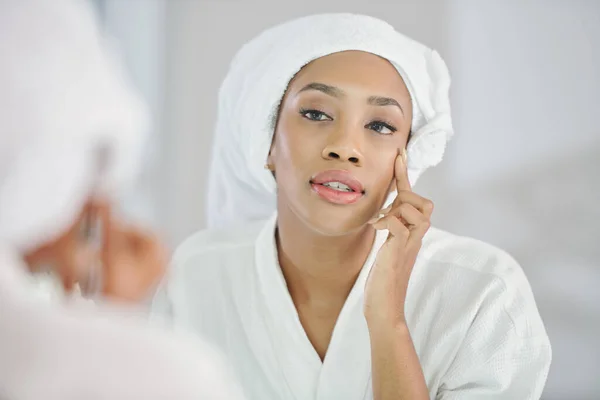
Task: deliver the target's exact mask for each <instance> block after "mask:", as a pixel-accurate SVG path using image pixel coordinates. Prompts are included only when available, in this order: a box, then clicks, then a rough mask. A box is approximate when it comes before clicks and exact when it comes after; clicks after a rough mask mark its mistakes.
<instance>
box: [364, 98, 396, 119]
mask: <svg viewBox="0 0 600 400" xmlns="http://www.w3.org/2000/svg"><path fill="white" fill-rule="evenodd" d="M367 103H369V104H371V105H374V106H396V107H398V108H399V109H400V111H402V115H404V109H403V108H402V106H401V105H400V103H398V102H397V101H396V100H395V99H392V98H391V97H381V96H371V97H369V99H368V100H367Z"/></svg>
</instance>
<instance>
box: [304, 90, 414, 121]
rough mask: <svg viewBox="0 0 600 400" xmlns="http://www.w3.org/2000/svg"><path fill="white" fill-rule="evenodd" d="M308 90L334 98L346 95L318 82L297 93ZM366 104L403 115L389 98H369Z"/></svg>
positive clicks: (398, 105) (397, 105)
mask: <svg viewBox="0 0 600 400" xmlns="http://www.w3.org/2000/svg"><path fill="white" fill-rule="evenodd" d="M308 90H316V91H319V92H322V93H325V94H326V95H329V96H332V97H336V98H340V97H344V96H345V95H346V93H345V92H344V91H343V90H342V89H340V88H337V87H335V86H331V85H326V84H324V83H318V82H312V83H309V84H308V85H306V86H304V87H303V88H302V89H300V91H299V92H298V93H302V92H306V91H308ZM367 104H370V105H373V106H396V107H398V108H399V109H400V111H401V112H402V114H403V115H404V109H403V108H402V106H401V105H400V103H398V102H397V101H396V100H395V99H392V98H391V97H381V96H371V97H369V99H368V100H367Z"/></svg>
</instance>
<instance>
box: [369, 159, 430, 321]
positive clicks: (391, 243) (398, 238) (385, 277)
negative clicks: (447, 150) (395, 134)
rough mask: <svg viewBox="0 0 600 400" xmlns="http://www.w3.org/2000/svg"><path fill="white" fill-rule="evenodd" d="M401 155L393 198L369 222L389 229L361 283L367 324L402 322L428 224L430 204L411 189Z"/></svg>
mask: <svg viewBox="0 0 600 400" xmlns="http://www.w3.org/2000/svg"><path fill="white" fill-rule="evenodd" d="M405 157H406V153H405V152H404V151H403V152H402V153H401V154H399V155H398V157H396V161H395V165H394V175H395V180H396V188H397V191H398V194H397V197H396V199H395V200H394V202H393V203H392V205H391V206H390V208H389V211H387V212H386V213H385V214H384V216H383V217H381V218H379V219H375V220H371V221H369V223H372V224H373V226H374V227H375V229H377V230H382V229H387V230H388V231H389V235H388V237H387V240H386V241H385V243H384V244H383V245H382V247H381V249H380V250H379V253H378V254H377V258H376V259H375V263H374V265H373V268H372V269H371V271H370V273H369V276H368V278H367V283H366V286H365V303H364V313H365V317H366V318H367V322H368V323H369V324H370V323H379V322H380V321H385V322H386V323H389V322H391V323H405V322H406V321H405V317H404V315H405V314H404V304H405V300H406V292H407V289H408V281H409V279H410V275H411V272H412V269H413V266H414V263H415V260H416V259H417V255H418V253H419V250H420V249H421V243H422V239H423V236H424V235H425V233H426V232H427V230H428V229H429V226H430V217H431V213H432V212H433V203H432V202H431V201H430V200H428V199H425V198H423V197H421V196H419V195H417V194H416V193H414V192H413V191H412V189H411V187H410V182H409V180H408V171H407V168H406V159H405ZM384 211H385V210H384Z"/></svg>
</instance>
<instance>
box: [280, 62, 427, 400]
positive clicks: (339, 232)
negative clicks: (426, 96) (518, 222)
mask: <svg viewBox="0 0 600 400" xmlns="http://www.w3.org/2000/svg"><path fill="white" fill-rule="evenodd" d="M315 84H316V85H315ZM324 85H325V86H324ZM374 98H376V101H374V100H373V99H374ZM411 121H412V107H411V99H410V95H409V92H408V90H407V88H406V85H405V84H404V81H403V80H402V78H401V77H400V76H399V74H398V72H397V71H396V69H395V68H394V67H393V66H392V65H391V64H390V63H389V62H388V61H387V60H385V59H383V58H380V57H378V56H375V55H372V54H369V53H364V52H359V51H347V52H341V53H336V54H332V55H328V56H325V57H322V58H320V59H317V60H315V61H313V62H312V63H310V64H308V65H307V66H306V67H304V68H303V69H302V70H301V71H300V72H299V73H298V74H297V75H296V76H295V77H294V79H293V80H292V82H291V83H290V85H289V87H288V90H287V92H286V94H285V96H284V98H283V101H282V104H281V108H280V114H279V118H278V121H277V126H276V130H275V136H274V140H273V144H272V147H271V151H270V154H269V159H268V162H269V164H270V165H271V167H272V169H273V171H274V174H275V176H276V180H277V187H278V200H277V202H278V203H277V206H278V227H277V237H276V239H277V246H278V254H279V262H280V265H281V269H282V272H283V275H284V277H285V279H286V282H287V285H288V288H289V291H290V294H291V297H292V300H293V301H294V304H295V306H296V308H297V310H298V314H299V317H300V321H301V323H302V325H303V327H304V329H305V331H306V333H307V336H308V337H309V340H310V341H311V343H312V344H313V347H314V348H315V350H316V351H317V353H318V354H319V356H320V357H321V359H324V357H325V354H326V352H327V348H328V346H329V342H330V340H331V334H332V331H333V328H334V326H335V322H336V320H337V317H338V315H339V313H340V311H341V308H342V306H343V304H344V302H345V300H346V298H347V296H348V294H349V292H350V290H351V288H352V286H353V285H354V283H355V281H356V278H357V276H358V273H359V272H360V270H361V269H362V266H363V264H364V263H365V261H366V258H367V256H368V254H369V252H370V250H371V248H372V245H373V241H374V238H375V232H376V230H377V229H386V230H389V237H388V239H387V241H386V242H385V244H384V245H383V247H382V248H381V250H380V251H379V253H378V255H377V258H376V262H375V264H374V266H373V269H372V270H371V273H370V276H369V278H368V280H367V284H366V288H365V304H364V312H365V317H366V320H367V325H368V327H369V332H370V335H371V352H372V360H373V365H372V374H373V390H374V397H375V399H376V400H384V399H405V398H406V399H408V398H410V399H420V398H424V399H425V398H428V393H427V387H426V385H425V381H424V378H423V374H422V371H421V366H420V364H419V360H418V357H417V355H416V352H415V350H414V346H413V344H412V340H411V338H410V334H409V332H408V328H407V326H406V321H405V318H404V301H405V297H406V287H407V286H408V280H409V278H410V272H411V271H412V266H413V265H414V261H415V259H416V255H417V253H418V250H419V249H420V245H421V239H422V237H423V235H424V234H425V232H426V231H427V229H428V228H429V217H430V215H431V211H432V207H433V206H432V204H431V202H430V201H429V200H427V199H424V198H422V197H420V196H418V195H416V194H415V193H413V192H412V190H411V188H410V185H409V183H408V177H407V174H406V163H405V160H404V156H403V154H405V153H404V148H405V147H406V143H407V140H408V137H409V132H410V126H411ZM329 169H342V170H346V171H349V172H350V173H351V174H352V175H353V176H354V177H355V178H356V179H358V180H359V181H360V182H361V183H362V185H363V187H364V196H363V197H362V198H361V199H360V200H359V201H357V202H356V203H353V204H350V205H337V204H332V203H329V202H327V201H325V200H323V199H322V198H320V197H319V196H318V195H317V194H316V193H315V192H314V191H313V190H312V188H311V184H310V181H311V178H312V177H313V176H314V175H315V174H317V173H319V172H321V171H325V170H329ZM392 190H398V197H397V198H396V201H395V202H394V204H393V205H392V207H391V210H386V211H387V214H386V215H385V217H384V218H382V219H380V220H378V219H373V217H374V216H375V215H377V214H378V213H379V212H380V210H381V207H382V205H383V204H384V201H385V199H386V198H387V196H388V195H389V193H390V192H391V191H392Z"/></svg>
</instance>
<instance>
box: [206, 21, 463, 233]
mask: <svg viewBox="0 0 600 400" xmlns="http://www.w3.org/2000/svg"><path fill="white" fill-rule="evenodd" d="M348 50H356V51H364V52H369V53H372V54H375V55H378V56H380V57H383V58H385V59H387V60H389V61H390V62H391V63H392V64H393V65H394V66H395V67H396V69H397V70H398V73H399V74H400V75H401V76H402V78H403V79H404V82H405V83H406V86H407V88H408V90H409V93H410V95H411V98H412V104H413V121H412V136H411V140H410V141H409V143H408V148H407V153H408V168H409V178H410V180H411V183H413V184H414V183H415V182H416V180H417V179H418V177H419V176H420V175H421V173H422V172H423V171H424V170H425V169H427V168H429V167H431V166H434V165H437V164H438V163H439V162H440V161H441V160H442V157H443V154H444V150H445V147H446V143H447V142H448V140H449V139H450V137H451V136H452V134H453V130H452V121H451V116H450V101H449V88H450V77H449V73H448V70H447V68H446V65H445V63H444V62H443V60H442V59H441V57H440V56H439V54H438V53H437V52H436V51H434V50H431V49H429V48H428V47H426V46H424V45H422V44H420V43H418V42H416V41H414V40H412V39H410V38H408V37H406V36H404V35H402V34H400V33H398V32H397V31H396V30H395V29H394V28H393V27H392V26H391V25H389V24H388V23H386V22H384V21H381V20H379V19H376V18H373V17H369V16H364V15H355V14H321V15H313V16H308V17H303V18H299V19H296V20H293V21H290V22H287V23H284V24H281V25H278V26H275V27H273V28H271V29H268V30H266V31H264V32H263V33H262V34H260V35H259V36H258V37H256V38H254V39H253V40H252V41H250V42H249V43H247V44H246V45H245V46H244V47H243V48H242V49H241V50H240V51H239V52H238V53H237V54H236V56H235V57H234V59H233V61H232V63H231V66H230V70H229V73H228V74H227V76H226V78H225V80H224V82H223V84H222V86H221V90H220V93H219V112H218V120H217V127H216V132H215V137H214V144H213V150H212V161H211V167H210V172H209V184H208V199H207V201H208V207H207V211H208V215H207V217H208V219H207V220H208V225H209V227H219V226H225V225H228V224H231V223H235V222H236V221H238V222H239V221H249V220H257V219H265V218H267V217H268V216H270V215H271V214H272V213H273V211H274V210H275V195H276V190H275V179H274V178H273V176H272V174H271V172H270V171H268V170H265V168H264V165H265V163H266V160H267V156H268V152H269V149H270V146H271V141H272V137H273V133H274V124H273V119H274V118H275V117H276V113H277V110H278V107H279V104H280V101H281V99H282V98H283V95H284V93H285V91H286V89H287V86H288V84H289V82H290V80H291V79H292V78H293V77H294V76H295V74H296V73H297V72H298V71H299V70H300V69H301V68H302V67H304V66H305V65H306V64H308V63H310V62H311V61H313V60H315V59H317V58H320V57H323V56H326V55H329V54H333V53H337V52H341V51H348Z"/></svg>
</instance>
